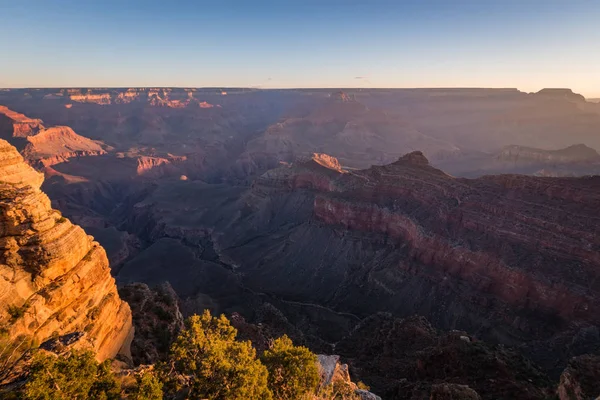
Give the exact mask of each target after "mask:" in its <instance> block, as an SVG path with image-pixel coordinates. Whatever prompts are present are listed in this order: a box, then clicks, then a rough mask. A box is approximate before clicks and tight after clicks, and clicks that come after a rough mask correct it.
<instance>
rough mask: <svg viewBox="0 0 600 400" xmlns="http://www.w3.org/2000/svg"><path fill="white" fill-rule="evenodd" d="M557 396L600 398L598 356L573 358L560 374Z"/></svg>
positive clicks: (584, 399) (568, 399) (564, 399)
mask: <svg viewBox="0 0 600 400" xmlns="http://www.w3.org/2000/svg"><path fill="white" fill-rule="evenodd" d="M558 396H559V398H560V400H587V399H597V398H600V356H598V355H597V356H594V355H585V356H579V357H575V358H573V359H572V360H571V361H570V362H569V365H568V366H567V368H566V369H565V371H564V372H563V373H562V375H561V376H560V384H559V386H558Z"/></svg>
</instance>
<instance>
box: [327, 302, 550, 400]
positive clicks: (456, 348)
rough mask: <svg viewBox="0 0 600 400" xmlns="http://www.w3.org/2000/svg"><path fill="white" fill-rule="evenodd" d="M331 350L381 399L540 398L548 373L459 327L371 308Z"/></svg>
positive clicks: (545, 391) (545, 395)
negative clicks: (372, 311) (453, 328)
mask: <svg viewBox="0 0 600 400" xmlns="http://www.w3.org/2000/svg"><path fill="white" fill-rule="evenodd" d="M336 351H339V353H340V354H341V355H342V356H345V358H346V360H348V362H349V364H350V372H351V373H352V375H353V376H354V378H355V379H361V380H364V381H365V382H368V383H369V384H370V385H371V387H372V388H373V390H374V391H375V392H376V393H378V394H380V395H381V396H382V397H383V398H385V399H419V400H420V399H422V400H427V399H439V400H442V399H443V400H446V399H448V400H450V399H453V400H459V399H460V400H466V399H473V400H478V399H479V398H480V397H479V396H481V398H483V399H523V400H525V399H529V400H534V399H539V400H542V399H546V398H548V397H549V396H550V395H551V394H552V391H553V386H552V383H551V381H550V380H549V379H548V377H547V376H546V375H545V374H544V373H543V372H541V371H540V370H539V369H538V368H537V367H536V366H534V365H532V364H531V362H529V361H528V360H527V359H525V358H523V357H522V356H520V355H518V354H517V353H516V352H514V351H512V350H509V349H506V348H504V347H502V346H492V345H489V344H486V343H484V342H481V341H478V340H477V339H476V338H474V337H472V336H470V335H469V334H467V333H466V332H463V331H450V332H439V331H437V330H436V329H434V328H433V327H432V326H431V324H430V323H429V322H428V321H427V320H426V319H424V318H423V317H416V316H415V317H409V318H405V319H399V318H394V317H392V316H391V315H389V314H384V313H380V314H376V315H373V316H371V317H368V318H366V319H364V320H363V321H362V322H361V323H360V325H359V326H357V327H356V329H355V330H354V331H353V332H352V334H351V335H349V336H348V337H346V338H344V339H343V340H342V341H341V342H340V343H338V345H337V347H336Z"/></svg>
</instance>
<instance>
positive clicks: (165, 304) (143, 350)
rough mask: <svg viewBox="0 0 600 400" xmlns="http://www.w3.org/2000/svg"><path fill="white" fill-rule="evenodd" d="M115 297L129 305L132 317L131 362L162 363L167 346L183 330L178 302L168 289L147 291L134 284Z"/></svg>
mask: <svg viewBox="0 0 600 400" xmlns="http://www.w3.org/2000/svg"><path fill="white" fill-rule="evenodd" d="M119 294H120V295H121V298H122V299H123V300H125V301H126V302H127V303H129V305H130V306H131V310H132V313H133V324H134V327H135V337H134V339H133V342H132V343H131V356H132V358H133V362H134V363H135V364H154V363H156V362H158V361H164V360H165V359H166V356H167V354H168V352H169V346H170V345H171V343H172V341H173V340H174V339H175V337H176V336H177V334H178V333H179V331H180V330H181V329H183V326H184V325H183V316H182V315H181V312H180V311H179V307H178V298H177V295H176V294H175V292H174V291H173V289H172V288H171V286H170V285H169V284H167V283H165V284H162V285H159V286H157V287H156V288H154V289H150V288H149V287H148V285H145V284H143V283H134V284H130V285H126V286H124V287H123V288H121V289H119Z"/></svg>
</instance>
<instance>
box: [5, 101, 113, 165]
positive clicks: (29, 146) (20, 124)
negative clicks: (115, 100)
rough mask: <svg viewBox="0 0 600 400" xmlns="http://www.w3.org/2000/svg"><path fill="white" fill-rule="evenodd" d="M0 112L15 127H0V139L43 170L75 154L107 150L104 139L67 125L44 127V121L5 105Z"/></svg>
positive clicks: (86, 154)
mask: <svg viewBox="0 0 600 400" xmlns="http://www.w3.org/2000/svg"><path fill="white" fill-rule="evenodd" d="M0 114H3V115H4V117H5V118H8V119H9V125H10V124H12V129H11V128H10V126H8V127H3V126H0V138H3V139H5V140H7V141H8V142H9V143H11V144H12V145H14V146H15V147H17V148H18V149H19V151H20V152H21V154H22V155H23V156H24V157H25V159H26V160H27V161H28V162H29V163H30V164H32V165H34V166H36V167H38V168H40V169H41V168H44V167H49V166H51V165H54V164H59V163H61V162H64V161H67V160H68V159H69V158H73V157H81V156H95V155H101V154H105V153H106V151H105V150H104V149H103V147H102V146H101V142H96V141H93V140H91V139H88V138H86V137H83V136H81V135H78V134H77V133H75V132H74V131H73V129H71V128H70V127H68V126H53V127H50V128H45V127H44V125H42V120H39V119H31V118H27V117H26V116H25V115H23V114H19V113H16V112H14V111H12V110H10V109H8V108H6V107H2V106H0ZM1 116H2V115H0V117H1Z"/></svg>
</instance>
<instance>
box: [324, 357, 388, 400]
mask: <svg viewBox="0 0 600 400" xmlns="http://www.w3.org/2000/svg"><path fill="white" fill-rule="evenodd" d="M317 358H318V360H319V372H320V374H321V384H322V385H325V386H327V385H332V384H335V383H342V384H344V385H347V386H348V387H349V388H350V389H351V390H353V391H354V393H355V394H356V395H358V396H359V397H360V399H361V400H381V397H379V396H377V395H375V394H373V393H371V392H369V391H368V390H364V389H360V388H359V387H358V386H357V385H356V383H354V382H352V379H351V378H350V372H349V371H348V365H347V364H342V363H340V356H337V355H326V354H319V355H317Z"/></svg>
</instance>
